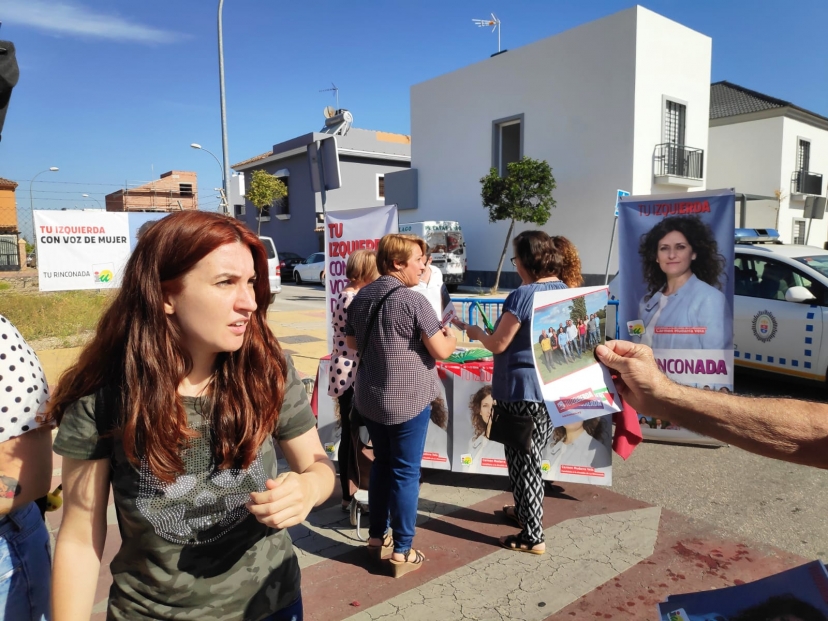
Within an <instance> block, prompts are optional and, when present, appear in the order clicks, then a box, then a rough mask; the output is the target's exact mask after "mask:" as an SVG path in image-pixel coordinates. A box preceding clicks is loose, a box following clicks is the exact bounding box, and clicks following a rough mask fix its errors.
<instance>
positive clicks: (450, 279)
mask: <svg viewBox="0 0 828 621" xmlns="http://www.w3.org/2000/svg"><path fill="white" fill-rule="evenodd" d="M400 233H406V234H408V235H417V236H418V237H422V238H423V239H424V240H425V241H426V243H427V244H428V248H429V250H431V258H432V265H434V267H436V268H437V269H439V270H440V273H442V274H443V282H444V283H445V284H446V286H447V287H448V288H449V290H450V291H454V290H456V289H457V285H459V284H462V282H463V279H464V278H465V277H466V242H465V241H464V240H463V231H462V229H461V228H460V223H459V222H454V221H451V220H427V221H424V222H407V223H405V224H400Z"/></svg>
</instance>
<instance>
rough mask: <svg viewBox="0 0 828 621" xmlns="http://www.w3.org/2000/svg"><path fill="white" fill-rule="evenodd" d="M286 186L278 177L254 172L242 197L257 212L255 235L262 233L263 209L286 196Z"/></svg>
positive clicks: (259, 171) (260, 171)
mask: <svg viewBox="0 0 828 621" xmlns="http://www.w3.org/2000/svg"><path fill="white" fill-rule="evenodd" d="M287 193H288V190H287V186H286V185H285V184H284V183H282V181H281V180H280V179H279V177H276V176H274V175H271V174H270V173H269V172H267V171H266V170H254V171H253V175H252V176H251V179H250V188H249V189H248V190H247V194H245V195H244V197H245V198H246V199H247V200H249V201H250V202H251V203H253V206H254V207H255V208H256V210H257V211H258V212H259V218H258V220H259V225H258V228H257V229H256V234H257V235H259V234H261V232H262V212H263V211H264V209H265V207H271V206H272V205H273V202H274V201H277V200H279V199H281V198H284V197H285V196H287Z"/></svg>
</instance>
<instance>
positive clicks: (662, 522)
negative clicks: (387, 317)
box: [38, 311, 805, 621]
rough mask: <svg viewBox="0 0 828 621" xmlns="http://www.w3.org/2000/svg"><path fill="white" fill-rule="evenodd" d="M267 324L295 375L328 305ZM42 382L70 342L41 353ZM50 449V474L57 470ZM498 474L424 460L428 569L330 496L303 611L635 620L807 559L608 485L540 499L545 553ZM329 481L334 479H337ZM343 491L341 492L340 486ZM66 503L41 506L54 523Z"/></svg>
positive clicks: (317, 515)
mask: <svg viewBox="0 0 828 621" xmlns="http://www.w3.org/2000/svg"><path fill="white" fill-rule="evenodd" d="M271 318H272V321H271V325H272V327H273V329H274V331H275V332H276V334H277V336H278V337H279V338H280V340H281V342H282V343H283V345H284V347H285V350H286V351H288V352H289V353H291V354H292V356H293V359H294V363H295V364H296V366H297V368H298V369H299V371H300V373H301V374H303V375H305V376H313V375H314V374H315V372H316V362H317V361H318V359H319V358H320V357H321V356H323V355H324V354H326V353H327V352H326V351H325V349H326V348H325V325H324V311H304V312H292V313H272V314H271ZM38 353H39V355H40V357H41V361H42V362H43V365H44V369H45V370H46V373H47V376H48V378H49V381H50V383H54V382H55V381H56V380H57V377H58V376H59V373H60V371H61V370H62V369H63V368H65V367H66V366H67V365H68V364H70V363H71V361H72V360H73V358H74V356H76V355H77V352H75V351H72V350H59V351H53V352H38ZM60 464H61V462H60V458H59V457H58V456H55V466H54V468H55V470H54V474H55V477H54V481H53V483H54V485H57V484H58V483H59V480H60ZM506 484H507V481H506V479H505V478H502V477H489V476H481V475H463V474H457V473H447V472H437V471H425V482H424V484H423V487H422V490H421V495H420V506H419V521H418V530H417V538H416V542H415V543H416V545H417V547H418V548H419V549H421V550H422V551H423V553H424V554H425V556H426V558H427V560H426V563H425V565H424V567H423V568H422V569H421V570H419V571H417V572H413V573H410V574H408V575H406V576H405V577H404V578H402V579H399V580H394V579H393V578H391V577H389V576H388V575H386V573H385V571H384V568H383V567H382V566H379V567H377V566H373V565H371V564H369V563H368V558H367V554H366V553H365V550H363V549H362V547H363V545H364V544H362V543H361V542H360V541H359V540H358V539H357V538H356V534H355V531H354V529H353V528H352V527H351V526H350V525H349V524H348V520H347V516H346V515H345V514H344V513H342V512H341V510H340V509H339V499H338V497H336V496H335V497H334V498H332V499H331V500H330V501H329V502H328V503H326V504H325V506H323V507H320V508H319V509H317V510H315V511H314V512H313V513H311V515H310V516H309V518H308V520H307V521H306V522H305V523H304V524H302V525H300V526H297V527H295V528H292V529H290V532H291V536H292V537H293V539H294V544H295V547H296V550H297V554H298V555H299V560H300V564H301V566H302V591H303V598H304V601H305V607H306V618H307V619H309V620H313V621H334V620H339V619H354V620H360V621H362V620H364V621H373V620H375V619H404V620H410V621H415V620H423V621H436V620H439V621H443V620H453V619H457V620H460V619H463V620H465V619H468V620H488V619H525V620H527V621H529V620H537V621H540V620H542V619H575V620H580V619H631V620H645V619H654V618H656V612H655V610H656V609H655V605H656V604H657V603H658V602H659V601H661V600H663V599H664V598H666V596H667V595H669V594H672V593H678V592H687V591H695V590H705V589H711V588H719V587H723V586H730V585H733V584H735V583H738V582H741V581H745V582H746V581H750V580H754V579H756V578H759V577H762V576H765V575H768V574H771V573H774V572H776V571H779V570H781V569H783V568H786V567H791V566H794V565H797V564H800V563H802V562H804V561H805V559H802V558H800V557H797V556H795V555H792V554H789V553H786V552H783V551H781V550H778V549H774V548H771V547H768V546H763V545H761V544H758V543H755V542H748V541H734V540H732V539H731V538H728V537H727V536H725V535H722V534H720V533H717V532H716V531H715V530H714V529H712V528H711V527H710V526H709V525H708V524H705V523H702V522H697V521H693V520H691V519H689V518H686V517H683V516H681V515H678V514H676V513H672V512H670V511H668V510H666V509H664V508H660V507H654V506H650V505H648V504H646V503H644V502H640V501H637V500H633V499H630V498H626V497H624V496H621V495H619V494H616V493H614V492H612V491H611V490H609V489H605V488H598V487H590V486H583V485H574V484H566V485H565V489H561V488H553V489H552V492H551V493H550V494H548V495H547V497H546V499H545V502H544V528H545V529H546V541H547V553H546V554H545V555H543V556H533V555H528V554H519V553H515V552H510V551H507V550H503V549H501V548H500V547H498V545H497V538H498V537H499V536H501V535H503V534H509V533H511V532H514V530H515V529H514V528H513V527H512V526H510V525H508V524H506V523H504V522H503V521H502V520H501V519H500V517H499V516H498V510H499V508H500V507H501V506H502V505H503V504H506V503H509V502H511V495H510V494H509V493H508V492H506V491H505V490H506ZM337 487H338V486H337ZM336 493H337V494H338V492H336ZM61 513H62V511H60V510H58V511H56V512H54V513H50V514H48V515H47V519H48V523H49V527H50V530H51V531H52V532H53V533H56V531H57V528H58V526H59V524H60V518H61ZM107 518H108V520H107V521H108V532H107V543H106V547H105V549H104V558H103V565H102V568H101V573H100V577H99V580H98V590H97V594H96V600H95V601H96V604H95V608H94V611H93V612H94V614H93V616H92V619H93V620H95V621H99V620H101V621H102V620H103V619H105V617H106V615H105V611H106V598H107V593H108V589H109V585H110V582H111V576H110V574H109V562H110V561H111V559H112V557H113V556H114V553H115V551H116V550H117V548H118V546H119V545H120V538H119V535H118V527H117V523H116V519H115V511H114V507H113V506H112V505H111V504H110V506H109V511H108V513H107Z"/></svg>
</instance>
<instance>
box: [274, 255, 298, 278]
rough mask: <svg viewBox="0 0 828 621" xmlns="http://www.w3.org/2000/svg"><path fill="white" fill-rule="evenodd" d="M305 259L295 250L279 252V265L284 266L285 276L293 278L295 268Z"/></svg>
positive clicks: (283, 272)
mask: <svg viewBox="0 0 828 621" xmlns="http://www.w3.org/2000/svg"><path fill="white" fill-rule="evenodd" d="M303 260H304V259H302V257H301V255H298V254H296V253H295V252H289V251H288V252H280V253H279V266H280V267H281V268H282V274H284V278H290V279H292V278H293V268H295V267H296V266H297V264H299V263H301V262H302V261H303Z"/></svg>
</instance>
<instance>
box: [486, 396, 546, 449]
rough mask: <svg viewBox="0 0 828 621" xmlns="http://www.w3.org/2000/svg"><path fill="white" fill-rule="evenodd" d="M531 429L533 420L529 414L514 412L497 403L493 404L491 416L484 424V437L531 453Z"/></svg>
mask: <svg viewBox="0 0 828 621" xmlns="http://www.w3.org/2000/svg"><path fill="white" fill-rule="evenodd" d="M533 431H535V420H534V419H533V418H532V416H531V415H529V414H514V413H512V412H509V410H507V409H506V408H505V407H503V406H502V405H500V404H499V403H495V404H494V407H493V408H492V416H491V417H490V418H489V424H488V425H487V426H486V437H487V438H489V440H492V441H493V442H500V443H501V444H503V445H505V446H508V447H511V448H513V449H515V450H516V451H520V452H521V453H525V454H526V455H531V453H532V432H533Z"/></svg>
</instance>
